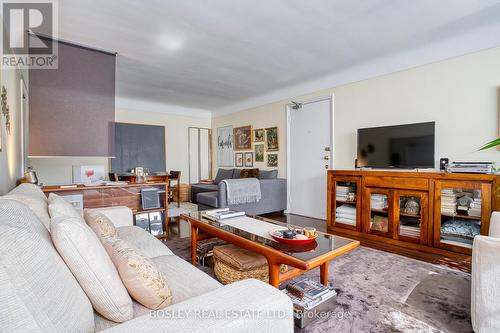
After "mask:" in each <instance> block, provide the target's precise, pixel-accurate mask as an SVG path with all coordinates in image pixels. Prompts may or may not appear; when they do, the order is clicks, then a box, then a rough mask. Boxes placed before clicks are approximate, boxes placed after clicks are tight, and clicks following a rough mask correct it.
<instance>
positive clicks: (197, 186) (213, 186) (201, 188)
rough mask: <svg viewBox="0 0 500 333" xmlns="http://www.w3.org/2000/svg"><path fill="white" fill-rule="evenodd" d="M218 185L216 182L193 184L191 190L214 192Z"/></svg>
mask: <svg viewBox="0 0 500 333" xmlns="http://www.w3.org/2000/svg"><path fill="white" fill-rule="evenodd" d="M218 188H219V187H218V185H216V184H193V185H191V191H193V190H194V191H198V192H213V191H217V189H218Z"/></svg>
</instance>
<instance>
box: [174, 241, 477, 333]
mask: <svg viewBox="0 0 500 333" xmlns="http://www.w3.org/2000/svg"><path fill="white" fill-rule="evenodd" d="M166 244H167V246H168V247H169V248H170V249H171V250H172V251H173V252H174V253H175V254H177V255H178V256H180V257H182V258H184V259H186V260H188V261H190V246H191V245H190V240H189V238H178V239H174V240H171V241H167V242H166ZM199 268H200V269H202V270H203V271H205V272H206V273H208V274H209V275H211V276H214V275H213V270H212V269H211V268H210V267H199ZM329 273H330V281H332V280H333V287H334V288H335V289H336V290H337V292H338V295H337V296H336V297H334V299H333V300H332V301H331V306H330V311H329V312H328V313H327V314H326V316H325V317H323V318H319V319H316V320H315V321H313V322H312V323H311V324H309V325H308V326H306V328H304V329H296V332H370V333H379V332H380V333H382V332H384V333H385V332H472V326H471V324H470V310H469V309H470V274H467V273H463V272H460V271H455V270H451V269H449V268H446V267H441V266H436V265H432V264H429V263H425V262H421V261H418V260H414V259H410V258H406V257H403V256H399V255H395V254H391V253H387V252H382V251H378V250H374V249H370V248H366V247H360V248H358V249H356V250H354V251H351V252H349V253H347V254H345V255H343V256H341V257H339V258H337V259H335V260H334V261H332V262H330V267H329ZM303 276H308V277H311V278H313V279H318V280H319V269H316V270H313V271H311V272H308V273H306V274H304V275H303Z"/></svg>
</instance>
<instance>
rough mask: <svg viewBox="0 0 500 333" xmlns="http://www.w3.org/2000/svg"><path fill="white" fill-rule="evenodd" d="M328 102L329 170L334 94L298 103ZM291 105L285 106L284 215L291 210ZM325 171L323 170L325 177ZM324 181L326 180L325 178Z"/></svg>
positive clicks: (331, 150) (332, 157)
mask: <svg viewBox="0 0 500 333" xmlns="http://www.w3.org/2000/svg"><path fill="white" fill-rule="evenodd" d="M326 100H329V101H330V116H331V117H330V118H331V122H330V134H331V138H330V147H331V148H330V168H329V169H335V154H334V153H333V151H334V147H335V133H334V129H335V94H334V93H332V94H331V95H323V96H319V97H315V98H310V99H305V100H298V101H297V102H298V103H301V104H311V103H316V102H322V101H326ZM292 105H293V104H292V103H291V102H289V103H287V104H286V106H285V108H286V203H287V209H286V210H285V213H289V212H290V209H291V186H290V185H291V169H292V165H291V146H290V134H291V133H290V127H291V124H290V122H291V120H292V119H291V107H292ZM326 170H327V169H325V177H326ZM325 179H326V178H325ZM325 186H326V185H325Z"/></svg>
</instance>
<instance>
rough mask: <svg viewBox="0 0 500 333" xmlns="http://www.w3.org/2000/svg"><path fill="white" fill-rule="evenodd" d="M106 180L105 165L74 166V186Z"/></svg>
mask: <svg viewBox="0 0 500 333" xmlns="http://www.w3.org/2000/svg"><path fill="white" fill-rule="evenodd" d="M104 179H105V174H104V165H73V183H74V184H89V183H93V182H96V181H100V180H104Z"/></svg>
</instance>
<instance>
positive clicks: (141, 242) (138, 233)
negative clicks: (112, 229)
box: [116, 226, 173, 258]
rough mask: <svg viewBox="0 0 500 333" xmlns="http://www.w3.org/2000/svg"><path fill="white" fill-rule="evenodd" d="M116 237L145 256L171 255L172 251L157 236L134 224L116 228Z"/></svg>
mask: <svg viewBox="0 0 500 333" xmlns="http://www.w3.org/2000/svg"><path fill="white" fill-rule="evenodd" d="M116 231H117V233H118V238H120V239H123V240H124V241H126V242H127V244H128V246H130V247H131V248H132V249H134V250H135V251H136V252H137V253H139V254H142V255H143V256H145V257H147V258H154V257H159V256H169V255H173V253H172V251H170V249H169V248H168V247H167V246H166V245H165V244H163V243H162V242H161V241H160V240H158V238H156V237H155V236H153V235H151V234H150V233H149V232H147V231H145V230H144V229H142V228H139V227H136V226H128V227H119V228H116Z"/></svg>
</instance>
